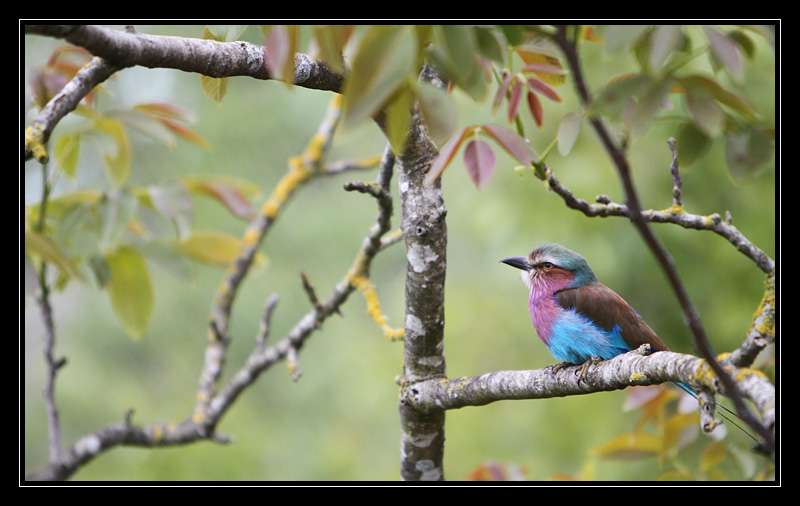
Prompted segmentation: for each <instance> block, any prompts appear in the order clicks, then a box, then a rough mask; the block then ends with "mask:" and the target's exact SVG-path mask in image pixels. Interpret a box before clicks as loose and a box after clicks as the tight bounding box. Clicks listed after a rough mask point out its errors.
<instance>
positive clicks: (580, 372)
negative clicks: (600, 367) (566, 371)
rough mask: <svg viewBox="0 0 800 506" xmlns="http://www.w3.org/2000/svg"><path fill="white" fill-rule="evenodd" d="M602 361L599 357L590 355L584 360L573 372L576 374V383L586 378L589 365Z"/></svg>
mask: <svg viewBox="0 0 800 506" xmlns="http://www.w3.org/2000/svg"><path fill="white" fill-rule="evenodd" d="M602 361H603V359H601V358H600V357H595V356H591V357H589V358H588V359H587V360H586V362H584V363H583V364H581V367H580V369H578V371H577V372H576V373H575V374H577V375H578V383H581V382H583V381H584V380H585V379H586V375H587V374H588V373H589V367H591V366H593V365H596V364H599V363H600V362H602Z"/></svg>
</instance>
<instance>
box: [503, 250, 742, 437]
mask: <svg viewBox="0 0 800 506" xmlns="http://www.w3.org/2000/svg"><path fill="white" fill-rule="evenodd" d="M500 262H502V263H504V264H507V265H510V266H511V267H515V268H517V269H521V270H522V271H523V272H521V273H520V274H521V277H522V280H523V282H524V283H525V285H526V286H527V287H528V290H529V295H528V311H529V313H530V318H531V322H532V323H533V326H534V328H536V332H537V334H539V338H540V339H541V340H542V341H543V342H544V344H545V346H547V348H548V349H549V350H550V353H551V354H552V355H553V357H555V359H556V360H558V361H559V363H558V364H555V365H554V366H551V367H552V368H553V369H555V370H558V369H561V368H563V367H567V366H572V365H578V364H580V365H581V368H580V369H579V370H578V374H579V377H580V380H583V379H584V378H585V376H586V373H587V372H588V367H589V366H590V365H591V364H595V363H598V362H600V361H602V360H608V359H611V358H613V357H615V356H617V355H620V354H622V353H627V352H629V351H631V350H635V349H638V348H639V347H640V346H641V345H643V344H648V345H650V351H651V352H658V351H668V350H669V348H668V347H667V345H666V344H664V341H662V340H661V338H660V337H658V335H657V334H656V333H655V332H654V331H653V329H651V328H650V326H649V325H647V323H646V322H645V321H644V319H643V318H642V317H641V315H640V314H639V313H638V312H637V311H636V310H635V309H633V307H631V305H630V304H628V303H627V302H626V301H625V299H623V298H622V297H621V296H620V295H619V294H617V293H616V292H615V291H614V290H612V289H611V288H609V287H607V286H606V285H604V284H603V283H601V282H600V281H599V280H598V279H597V276H595V274H594V272H593V271H592V268H591V267H589V263H588V262H587V261H586V259H585V258H584V257H582V256H581V255H580V254H578V253H576V252H575V251H572V250H570V249H568V248H566V247H564V246H562V245H560V244H555V243H547V244H543V245H541V246H539V247H537V248H535V249H534V250H533V251H531V253H530V255H528V256H527V257H521V256H517V257H508V258H504V259H503V260H501V261H500ZM675 385H676V386H677V387H679V388H680V389H681V390H683V391H685V392H686V393H688V394H689V395H691V396H692V397H694V398H695V399H696V398H697V393H696V392H695V391H694V389H693V388H691V387H690V386H689V385H686V384H684V383H675ZM720 407H721V408H723V409H726V408H725V407H724V406H722V405H721V404H720ZM727 411H729V412H730V413H731V414H732V415H734V416H737V415H736V414H735V413H733V412H731V411H730V410H727ZM720 416H722V417H723V418H724V419H725V420H728V421H729V422H731V423H732V425H734V426H736V427H739V426H738V425H737V424H736V423H735V422H732V421H731V420H730V419H729V418H728V417H726V416H725V415H724V414H723V413H720ZM739 428H740V429H742V428H741V427H739ZM742 431H743V432H745V433H746V434H748V435H750V436H751V437H753V436H752V435H751V434H749V433H748V432H747V431H744V429H742Z"/></svg>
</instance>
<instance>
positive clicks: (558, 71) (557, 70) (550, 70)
mask: <svg viewBox="0 0 800 506" xmlns="http://www.w3.org/2000/svg"><path fill="white" fill-rule="evenodd" d="M522 71H523V72H534V73H541V74H552V75H556V76H563V75H566V71H564V69H562V68H561V67H557V66H555V65H548V64H546V63H531V64H529V65H525V66H524V67H522Z"/></svg>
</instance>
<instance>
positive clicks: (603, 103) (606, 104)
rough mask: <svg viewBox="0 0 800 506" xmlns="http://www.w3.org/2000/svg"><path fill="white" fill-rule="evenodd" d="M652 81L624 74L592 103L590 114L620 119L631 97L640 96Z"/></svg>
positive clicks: (635, 75)
mask: <svg viewBox="0 0 800 506" xmlns="http://www.w3.org/2000/svg"><path fill="white" fill-rule="evenodd" d="M651 83H652V79H651V78H650V77H649V76H646V75H644V74H623V75H620V76H617V77H615V78H613V79H612V80H611V81H609V83H608V84H607V85H606V86H605V88H603V91H601V92H600V95H599V96H598V97H597V98H596V99H595V100H594V102H592V105H591V106H590V107H589V112H590V114H592V115H603V116H610V117H612V118H614V117H618V116H619V115H620V114H622V110H623V109H624V107H625V103H626V101H627V100H628V99H630V98H631V97H635V96H638V95H639V94H640V93H641V92H642V91H643V90H644V89H646V88H647V86H648V85H650V84H651Z"/></svg>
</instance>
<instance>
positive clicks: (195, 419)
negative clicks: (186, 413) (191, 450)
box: [192, 410, 205, 425]
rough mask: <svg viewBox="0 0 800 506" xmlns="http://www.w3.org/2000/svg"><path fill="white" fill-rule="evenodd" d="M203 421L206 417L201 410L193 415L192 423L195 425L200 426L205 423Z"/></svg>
mask: <svg viewBox="0 0 800 506" xmlns="http://www.w3.org/2000/svg"><path fill="white" fill-rule="evenodd" d="M203 420H205V416H204V415H203V413H202V412H201V411H199V410H198V411H195V413H194V414H193V415H192V421H193V422H194V423H196V424H197V425H200V424H201V423H203Z"/></svg>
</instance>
